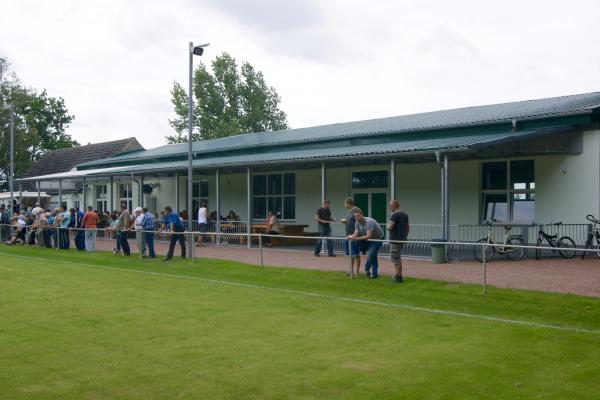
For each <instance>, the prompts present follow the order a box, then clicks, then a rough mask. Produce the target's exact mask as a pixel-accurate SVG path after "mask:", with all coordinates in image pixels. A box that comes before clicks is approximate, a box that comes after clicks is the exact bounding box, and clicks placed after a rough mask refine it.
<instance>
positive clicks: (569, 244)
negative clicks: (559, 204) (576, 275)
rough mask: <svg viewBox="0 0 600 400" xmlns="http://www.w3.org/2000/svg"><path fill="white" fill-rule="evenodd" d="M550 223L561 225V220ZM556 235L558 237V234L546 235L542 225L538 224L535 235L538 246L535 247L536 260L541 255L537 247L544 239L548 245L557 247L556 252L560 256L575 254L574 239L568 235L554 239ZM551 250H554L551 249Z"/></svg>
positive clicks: (567, 256)
mask: <svg viewBox="0 0 600 400" xmlns="http://www.w3.org/2000/svg"><path fill="white" fill-rule="evenodd" d="M552 225H554V226H560V225H562V222H555V223H554V224H552ZM557 237H558V234H556V235H548V234H547V233H546V232H544V225H539V227H538V237H537V243H536V246H537V247H538V248H537V249H535V259H536V260H539V259H540V258H541V256H542V249H540V248H539V247H541V246H542V242H543V241H544V240H545V241H546V242H548V245H549V246H550V247H556V248H558V254H560V256H561V257H562V258H573V257H575V255H576V254H577V252H576V250H575V249H576V248H577V246H576V245H575V241H574V240H573V239H571V238H570V237H568V236H563V237H561V238H560V239H558V240H557V239H556V238H557ZM553 252H554V250H553Z"/></svg>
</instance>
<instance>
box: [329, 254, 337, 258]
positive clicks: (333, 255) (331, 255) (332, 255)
mask: <svg viewBox="0 0 600 400" xmlns="http://www.w3.org/2000/svg"><path fill="white" fill-rule="evenodd" d="M329 257H337V256H336V255H335V254H330V255H329Z"/></svg>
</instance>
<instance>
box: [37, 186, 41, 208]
mask: <svg viewBox="0 0 600 400" xmlns="http://www.w3.org/2000/svg"><path fill="white" fill-rule="evenodd" d="M37 192H38V199H37V202H38V204H39V205H40V207H41V206H42V195H41V193H40V181H37Z"/></svg>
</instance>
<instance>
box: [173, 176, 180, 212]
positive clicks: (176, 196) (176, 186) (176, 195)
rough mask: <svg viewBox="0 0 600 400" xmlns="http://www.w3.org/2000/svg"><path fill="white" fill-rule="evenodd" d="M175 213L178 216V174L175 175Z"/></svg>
mask: <svg viewBox="0 0 600 400" xmlns="http://www.w3.org/2000/svg"><path fill="white" fill-rule="evenodd" d="M174 208H175V213H177V214H179V174H175V207H174Z"/></svg>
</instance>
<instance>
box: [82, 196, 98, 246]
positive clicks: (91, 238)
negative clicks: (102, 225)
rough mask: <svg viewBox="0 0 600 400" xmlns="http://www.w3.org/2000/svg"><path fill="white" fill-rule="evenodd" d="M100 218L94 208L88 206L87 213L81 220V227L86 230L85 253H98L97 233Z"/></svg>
mask: <svg viewBox="0 0 600 400" xmlns="http://www.w3.org/2000/svg"><path fill="white" fill-rule="evenodd" d="M99 222H100V218H98V214H96V213H95V212H94V210H93V208H92V206H88V208H87V211H86V212H85V214H83V218H82V219H81V227H82V228H83V229H85V251H88V252H90V253H94V252H95V251H96V232H97V230H98V223H99Z"/></svg>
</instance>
